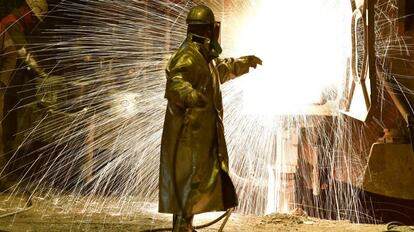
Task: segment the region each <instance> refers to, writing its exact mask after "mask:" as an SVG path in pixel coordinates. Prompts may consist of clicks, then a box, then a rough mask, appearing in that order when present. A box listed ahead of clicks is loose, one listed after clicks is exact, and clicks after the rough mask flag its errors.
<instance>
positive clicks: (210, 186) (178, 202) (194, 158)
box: [159, 39, 249, 215]
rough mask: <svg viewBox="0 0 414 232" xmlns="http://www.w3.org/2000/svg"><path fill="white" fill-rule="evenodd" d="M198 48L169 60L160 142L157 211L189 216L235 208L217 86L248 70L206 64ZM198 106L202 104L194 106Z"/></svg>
mask: <svg viewBox="0 0 414 232" xmlns="http://www.w3.org/2000/svg"><path fill="white" fill-rule="evenodd" d="M204 51H205V50H203V47H202V46H201V45H200V44H198V43H195V42H192V41H191V40H190V39H187V40H186V41H185V42H184V43H183V44H182V45H181V47H180V48H179V49H178V51H177V52H176V53H174V54H173V55H172V57H171V58H170V60H169V62H168V65H167V68H166V75H167V85H166V93H165V96H166V98H167V99H168V106H167V110H166V114H165V122H164V130H163V135H162V141H161V165H160V179H159V211H160V212H162V213H172V214H178V215H193V214H198V213H203V212H209V211H223V210H226V209H228V208H232V207H235V206H237V204H238V202H237V195H236V191H235V188H234V185H233V183H232V181H231V180H230V177H229V175H228V154H227V147H226V141H225V138H224V127H223V103H222V95H221V91H220V83H224V82H226V81H228V80H230V79H233V78H235V77H237V76H240V75H242V74H245V73H247V72H248V70H249V64H248V61H247V60H246V59H233V58H229V59H215V60H213V61H212V62H210V63H208V62H207V61H206V60H207V59H206V58H205V57H206V56H204V55H203V54H205V53H204ZM200 102H205V105H204V106H202V107H200Z"/></svg>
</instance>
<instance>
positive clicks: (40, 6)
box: [26, 0, 48, 22]
mask: <svg viewBox="0 0 414 232" xmlns="http://www.w3.org/2000/svg"><path fill="white" fill-rule="evenodd" d="M26 4H27V5H28V6H29V7H30V9H31V10H32V12H33V13H34V15H35V16H36V17H37V18H38V19H39V20H40V21H41V22H43V18H44V16H45V14H46V13H47V11H48V5H47V1H46V0H26Z"/></svg>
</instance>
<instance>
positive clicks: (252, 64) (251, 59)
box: [240, 55, 263, 68]
mask: <svg viewBox="0 0 414 232" xmlns="http://www.w3.org/2000/svg"><path fill="white" fill-rule="evenodd" d="M240 59H244V60H246V62H247V63H248V64H249V66H250V67H253V68H256V67H257V65H258V64H259V65H262V63H263V62H262V60H261V59H260V58H259V57H257V56H253V55H251V56H242V57H240Z"/></svg>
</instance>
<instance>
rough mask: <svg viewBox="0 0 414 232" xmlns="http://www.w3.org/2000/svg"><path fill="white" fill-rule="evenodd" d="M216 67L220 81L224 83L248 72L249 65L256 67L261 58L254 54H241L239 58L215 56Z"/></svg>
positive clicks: (260, 62)
mask: <svg viewBox="0 0 414 232" xmlns="http://www.w3.org/2000/svg"><path fill="white" fill-rule="evenodd" d="M215 62H216V68H217V71H218V73H219V76H220V82H221V83H225V82H227V81H229V80H232V79H235V78H237V77H239V76H241V75H243V74H246V73H248V72H249V69H250V68H251V67H253V68H256V67H257V65H258V64H260V65H261V64H262V60H261V59H259V58H258V57H256V56H242V57H240V58H224V59H222V58H217V59H216V60H215Z"/></svg>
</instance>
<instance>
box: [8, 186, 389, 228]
mask: <svg viewBox="0 0 414 232" xmlns="http://www.w3.org/2000/svg"><path fill="white" fill-rule="evenodd" d="M54 196H55V197H52V196H51V195H50V194H48V195H47V196H43V197H33V207H32V208H30V209H29V210H27V211H25V212H22V213H19V214H17V215H14V216H10V217H6V218H0V231H10V232H12V231H13V232H14V231H16V232H20V231H25V232H32V231H33V232H43V231H45V232H55V231H56V232H58V231H105V232H106V231H108V232H109V231H111V232H112V231H128V232H135V231H137V232H138V231H142V230H148V229H153V228H159V227H161V228H164V227H169V226H170V224H171V216H170V215H163V214H158V213H156V205H155V204H145V203H140V202H136V201H134V199H132V198H124V199H119V198H116V199H115V198H103V197H102V198H96V197H93V198H92V197H87V196H82V197H79V196H75V195H59V197H57V195H54ZM25 202H26V200H25V197H24V196H22V195H10V196H9V195H4V194H3V195H0V214H5V213H8V212H12V211H13V210H16V209H19V208H20V209H21V208H23V207H24V204H25ZM219 215H220V213H214V214H205V215H200V216H198V217H196V219H195V223H196V224H198V225H199V224H203V223H206V222H209V221H211V220H212V219H214V218H216V217H217V216H219ZM219 226H220V225H214V226H212V227H211V228H207V229H200V230H198V231H217V229H218V228H219ZM385 230H386V227H385V225H363V224H351V223H349V222H346V221H326V220H318V219H315V218H309V217H304V216H302V217H299V216H290V215H280V214H275V215H268V216H262V217H259V216H246V215H240V214H233V215H232V217H231V219H230V220H229V222H228V224H227V226H226V228H225V231H228V232H233V231H263V232H264V231H295V232H296V231H318V232H320V231H338V232H339V231H341V232H342V231H343V232H347V231H366V232H374V231H375V232H376V231H385Z"/></svg>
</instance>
